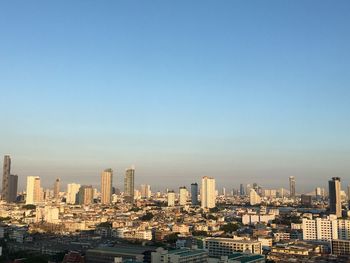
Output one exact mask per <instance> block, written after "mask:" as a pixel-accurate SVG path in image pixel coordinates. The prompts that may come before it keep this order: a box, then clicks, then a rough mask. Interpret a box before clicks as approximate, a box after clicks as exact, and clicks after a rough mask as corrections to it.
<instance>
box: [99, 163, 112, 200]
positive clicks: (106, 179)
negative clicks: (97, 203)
mask: <svg viewBox="0 0 350 263" xmlns="http://www.w3.org/2000/svg"><path fill="white" fill-rule="evenodd" d="M112 186H113V170H112V169H106V170H104V171H103V172H102V173H101V203H102V204H103V205H107V204H110V203H111V200H112Z"/></svg>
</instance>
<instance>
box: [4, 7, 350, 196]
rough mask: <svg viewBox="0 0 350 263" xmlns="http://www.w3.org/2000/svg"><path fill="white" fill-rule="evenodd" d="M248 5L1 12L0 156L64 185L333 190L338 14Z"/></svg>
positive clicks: (342, 153) (344, 53)
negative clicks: (328, 184) (132, 178)
mask: <svg viewBox="0 0 350 263" xmlns="http://www.w3.org/2000/svg"><path fill="white" fill-rule="evenodd" d="M254 3H255V4H248V3H244V2H230V1H224V2H222V3H220V4H218V3H215V4H214V3H211V2H208V1H201V3H200V4H197V3H196V1H195V2H192V3H188V2H180V3H176V4H175V3H159V2H157V4H156V5H155V3H139V4H138V5H135V4H133V3H129V2H126V3H119V2H118V3H114V2H109V4H106V5H97V4H96V3H93V2H89V3H86V4H85V5H84V8H81V6H80V4H78V3H75V4H71V3H68V2H62V3H59V4H58V3H45V2H42V3H41V4H40V10H41V11H42V12H41V15H40V16H38V15H36V12H37V11H36V10H34V7H33V6H34V5H32V4H30V3H22V4H21V8H18V5H17V4H16V3H15V2H12V1H11V2H7V1H5V2H2V3H0V9H1V10H6V11H4V12H3V15H2V16H0V22H2V23H3V24H6V25H8V26H7V27H3V28H1V29H0V33H1V35H2V36H3V37H2V38H3V41H1V42H0V56H1V61H0V91H1V94H2V96H0V110H1V112H2V114H1V117H0V118H1V123H4V124H6V125H3V128H2V129H1V130H0V138H6V139H2V140H0V149H1V152H0V155H5V154H7V153H9V154H10V155H12V156H15V157H16V164H15V165H14V166H13V170H14V172H15V174H18V175H19V176H30V175H37V176H40V177H42V178H44V177H45V178H52V180H51V181H53V180H54V178H61V180H62V182H65V183H66V182H67V183H68V182H69V181H73V182H74V181H80V180H85V179H87V181H90V182H92V183H94V182H93V178H96V174H97V173H98V171H101V170H103V169H105V168H106V167H112V168H113V169H114V170H116V171H117V173H118V169H124V168H125V167H128V166H129V165H130V164H135V165H137V167H138V173H139V175H140V178H144V179H145V180H144V181H139V182H140V183H145V182H149V183H150V184H152V185H155V187H164V186H165V185H166V184H168V182H171V183H175V184H176V185H174V187H177V186H181V182H182V180H188V183H190V182H191V181H193V180H194V179H195V178H200V177H202V176H205V175H207V176H214V177H215V178H216V179H217V181H218V183H220V185H225V184H227V183H229V182H230V181H231V178H232V177H234V178H235V179H237V181H242V182H244V181H246V182H247V181H248V180H247V178H249V181H251V182H258V183H260V184H262V183H263V182H266V181H268V182H271V184H274V185H272V187H275V186H278V185H284V186H285V187H286V188H287V186H288V185H287V184H286V183H285V182H286V179H285V178H288V177H290V176H295V178H303V180H304V182H303V184H302V185H299V186H298V185H297V188H298V189H301V187H304V188H305V189H301V190H302V191H309V190H311V189H312V188H313V187H314V184H313V182H314V181H322V182H323V181H327V180H328V179H329V178H330V177H332V176H339V177H341V178H344V180H346V178H348V177H349V174H350V165H349V162H348V155H349V151H350V140H349V136H348V133H347V131H348V130H349V128H350V126H349V125H350V124H349V122H348V121H347V120H348V116H349V114H350V109H349V106H348V101H349V96H350V90H349V88H348V86H349V84H350V77H349V74H347V73H348V72H347V70H346V69H347V68H350V64H349V63H350V57H349V52H348V46H349V45H350V32H349V27H348V26H347V25H348V24H349V23H350V21H349V19H350V18H349V16H348V12H347V11H346V10H348V8H349V5H350V4H349V3H348V2H347V1H339V2H338V3H337V4H336V5H335V4H333V3H331V2H322V3H320V4H317V5H316V4H315V2H313V1H310V2H309V1H308V2H301V3H295V2H289V3H280V2H279V1H272V2H271V3H273V4H269V5H265V4H262V3H259V2H258V1H254ZM267 6H268V7H267ZM191 10H195V12H192V11H191ZM77 14H79V16H77ZM95 16H96V17H95ZM180 18H181V19H180ZM141 176H142V177H141ZM160 177H161V178H163V180H162V182H164V184H165V185H159V186H156V183H158V181H159V180H157V178H160ZM189 177H192V178H189ZM140 178H139V179H140ZM20 181H21V182H20V187H21V188H23V180H20ZM97 182H98V179H96V181H95V183H97ZM118 182H119V178H118ZM84 183H85V182H84ZM86 183H89V182H86ZM186 183H187V181H186ZM347 183H348V182H347Z"/></svg>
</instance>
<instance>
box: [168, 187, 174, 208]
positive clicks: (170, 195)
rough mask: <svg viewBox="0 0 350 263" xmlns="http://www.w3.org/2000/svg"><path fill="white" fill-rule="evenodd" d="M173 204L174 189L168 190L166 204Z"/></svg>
mask: <svg viewBox="0 0 350 263" xmlns="http://www.w3.org/2000/svg"><path fill="white" fill-rule="evenodd" d="M174 205H175V193H174V191H172V190H171V191H168V206H174Z"/></svg>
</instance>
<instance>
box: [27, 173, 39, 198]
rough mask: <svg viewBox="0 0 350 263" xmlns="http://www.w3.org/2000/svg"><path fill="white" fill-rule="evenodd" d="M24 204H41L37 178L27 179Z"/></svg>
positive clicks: (30, 177)
mask: <svg viewBox="0 0 350 263" xmlns="http://www.w3.org/2000/svg"><path fill="white" fill-rule="evenodd" d="M26 193H27V197H26V204H37V203H39V202H41V188H40V177H39V176H28V177H27V191H26Z"/></svg>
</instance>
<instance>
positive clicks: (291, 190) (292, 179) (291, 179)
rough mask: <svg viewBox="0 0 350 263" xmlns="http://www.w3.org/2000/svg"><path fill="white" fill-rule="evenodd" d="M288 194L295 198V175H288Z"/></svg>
mask: <svg viewBox="0 0 350 263" xmlns="http://www.w3.org/2000/svg"><path fill="white" fill-rule="evenodd" d="M289 193H290V194H289V196H290V198H293V199H294V198H295V177H294V176H290V177H289Z"/></svg>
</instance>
